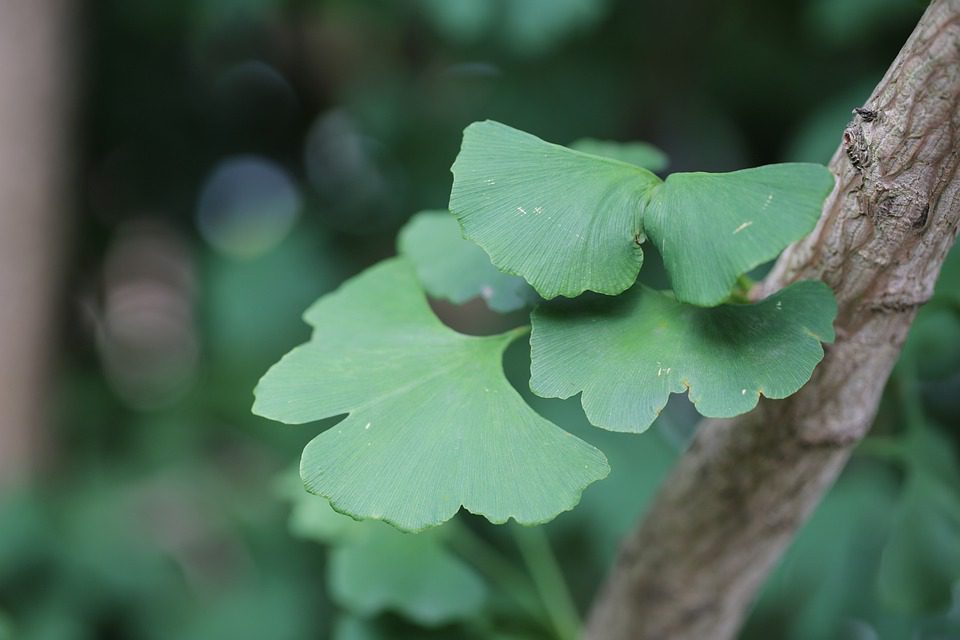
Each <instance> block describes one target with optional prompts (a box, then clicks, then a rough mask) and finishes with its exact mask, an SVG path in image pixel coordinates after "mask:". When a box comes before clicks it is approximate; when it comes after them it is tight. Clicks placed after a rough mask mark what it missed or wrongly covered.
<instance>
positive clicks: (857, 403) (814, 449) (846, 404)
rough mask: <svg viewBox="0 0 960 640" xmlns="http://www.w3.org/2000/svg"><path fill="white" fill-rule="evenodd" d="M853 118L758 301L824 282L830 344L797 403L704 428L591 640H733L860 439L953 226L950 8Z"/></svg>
mask: <svg viewBox="0 0 960 640" xmlns="http://www.w3.org/2000/svg"><path fill="white" fill-rule="evenodd" d="M853 106H857V105H851V107H853ZM864 106H865V107H866V109H864V110H859V111H858V113H857V114H856V115H855V116H854V118H853V122H851V124H850V125H849V126H848V127H847V129H846V131H844V132H843V137H842V143H841V146H840V149H838V151H837V153H836V154H835V155H834V157H833V160H832V162H831V165H830V168H831V170H832V171H833V173H834V174H835V175H836V176H837V187H836V189H835V190H834V192H833V194H832V195H831V196H830V198H829V199H828V200H827V202H826V203H825V206H824V212H823V216H822V217H821V219H820V222H819V224H818V226H817V228H816V230H815V231H814V232H813V233H812V234H811V235H810V236H809V237H808V238H807V239H805V240H804V241H802V242H801V243H799V244H797V245H795V246H793V247H791V248H790V249H788V250H787V251H786V252H785V253H784V254H783V256H781V258H780V260H779V261H778V262H777V266H776V267H775V269H774V271H773V272H772V273H771V274H770V276H769V277H768V278H767V280H765V281H764V282H763V283H762V284H761V286H760V287H759V291H760V293H761V294H764V295H765V294H768V293H771V292H773V291H775V290H777V289H779V288H781V287H783V286H785V285H787V284H789V283H790V282H793V281H795V280H800V279H809V278H819V279H822V280H824V281H825V282H827V284H829V285H830V286H831V287H832V288H833V290H834V291H835V293H836V295H837V302H838V305H839V314H838V316H837V321H836V329H837V341H836V343H835V344H834V345H832V346H829V347H828V348H827V352H826V356H825V358H824V360H823V362H822V363H821V364H820V366H819V367H818V368H817V370H816V372H815V373H814V375H813V378H812V380H811V381H810V382H809V383H808V384H807V385H806V386H805V387H804V388H803V389H802V390H801V391H800V392H799V393H797V394H795V395H794V396H792V397H790V398H788V399H786V400H781V401H769V400H763V401H761V403H760V405H759V406H758V407H757V408H756V409H755V410H754V411H752V412H751V413H748V414H746V415H743V416H739V417H737V418H733V419H729V420H707V421H705V423H704V424H702V425H701V427H700V429H699V431H698V433H697V436H696V438H695V440H694V442H693V444H692V446H691V448H690V450H689V451H687V452H686V453H685V454H684V456H683V457H682V458H681V460H680V462H679V463H678V465H677V467H676V468H675V469H674V471H673V472H672V474H671V475H670V477H668V478H667V480H666V481H665V483H664V485H663V487H662V488H661V489H660V492H659V495H658V496H657V498H656V499H655V501H654V503H653V505H652V507H651V509H650V511H649V512H648V513H647V515H646V517H645V518H644V519H643V521H642V522H641V523H640V524H639V525H638V528H637V529H636V530H635V531H634V532H633V533H632V534H630V535H629V536H628V538H627V540H626V541H625V543H624V545H623V547H622V549H621V551H620V555H619V558H618V560H617V562H616V565H615V566H614V568H613V570H612V573H611V575H610V577H609V580H608V582H607V584H606V586H605V587H604V589H603V591H602V592H601V593H600V595H599V596H598V598H597V600H596V602H595V604H594V609H593V611H592V613H591V616H590V620H589V624H588V631H587V635H588V637H589V638H591V639H593V640H626V639H627V638H630V639H657V640H686V639H691V640H693V639H696V640H701V639H703V638H710V639H711V640H723V639H724V638H732V637H734V636H735V635H736V634H737V632H738V630H739V629H740V626H741V625H742V622H743V620H744V617H745V616H746V613H747V612H748V611H749V608H750V605H751V604H752V602H753V599H754V597H755V595H756V592H757V590H758V589H759V588H760V586H761V585H762V584H763V582H764V580H765V578H766V577H767V575H768V574H769V572H770V571H771V569H772V568H773V567H774V565H775V564H776V562H777V560H778V559H779V558H780V556H781V554H782V553H783V551H784V550H785V548H786V547H787V545H788V544H789V543H790V541H791V539H792V538H793V536H794V534H795V533H796V531H797V529H798V528H799V527H800V526H801V525H802V524H803V523H804V522H805V520H806V518H807V516H808V515H809V514H810V512H811V511H812V510H813V509H814V507H815V506H816V505H817V504H818V503H819V501H820V499H821V498H822V497H823V494H824V493H825V492H826V491H827V490H828V489H829V487H830V486H831V484H832V483H833V481H834V480H835V479H836V477H837V475H838V474H839V472H840V471H841V469H842V468H843V466H844V464H845V463H846V461H847V458H848V457H849V455H850V451H851V450H852V448H853V446H854V445H855V444H856V443H857V442H858V441H859V440H860V439H861V438H862V437H863V436H864V435H865V434H866V433H867V431H868V430H869V428H870V425H871V423H872V422H873V419H874V417H875V415H876V411H877V407H878V404H879V402H880V396H881V394H882V392H883V388H884V385H885V383H886V380H887V378H888V376H889V374H890V371H891V369H892V368H893V365H894V363H895V362H896V359H897V357H898V354H899V352H900V348H901V345H902V344H903V341H904V339H905V337H906V335H907V330H908V329H909V327H910V323H911V322H912V321H913V318H914V315H915V313H916V310H917V308H918V307H919V305H921V304H923V303H924V302H925V301H926V300H927V299H928V298H929V297H930V295H932V292H933V286H934V283H935V281H936V278H937V275H938V274H939V271H940V267H941V264H942V262H943V260H944V258H945V256H946V254H947V252H948V251H949V249H950V247H951V246H952V245H953V243H954V240H955V239H956V236H957V229H958V224H960V0H934V2H932V3H931V5H930V7H929V8H928V9H927V11H926V13H925V14H924V16H923V18H922V19H921V20H920V23H919V25H918V26H917V28H916V30H915V31H914V33H913V34H912V35H911V36H910V39H909V40H908V41H907V43H906V45H905V46H904V48H903V50H902V51H901V52H900V54H899V56H898V57H897V59H896V60H895V61H894V63H893V65H892V66H891V67H890V69H889V70H888V71H887V74H886V76H885V77H884V78H883V80H881V82H880V84H879V85H878V86H877V88H876V89H875V90H874V92H873V94H872V95H871V96H870V99H869V100H868V101H867V103H866V105H864ZM839 133H840V132H838V134H839Z"/></svg>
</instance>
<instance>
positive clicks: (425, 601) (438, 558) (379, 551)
mask: <svg viewBox="0 0 960 640" xmlns="http://www.w3.org/2000/svg"><path fill="white" fill-rule="evenodd" d="M344 517H345V516H344ZM364 524H368V525H370V526H369V527H368V528H366V529H365V530H364V533H363V535H362V536H361V537H360V538H359V539H357V540H356V541H354V542H351V543H350V544H344V545H338V546H337V547H335V548H334V549H333V550H332V552H331V554H330V566H329V571H330V573H329V575H328V584H329V586H330V595H331V596H332V597H333V599H334V600H335V601H336V602H338V603H339V604H340V605H341V606H343V607H346V608H348V609H350V610H351V611H354V612H356V613H359V614H361V615H364V616H372V615H376V614H378V613H381V612H384V611H395V612H397V613H400V614H402V615H403V616H404V617H406V618H408V619H410V620H412V621H414V622H416V623H418V624H421V625H428V626H436V625H440V624H445V623H448V622H451V621H454V620H461V619H463V618H466V617H469V616H470V615H474V614H476V613H477V612H479V611H480V609H481V608H482V607H483V605H484V600H485V599H486V585H485V584H484V582H483V580H482V579H481V578H480V576H478V575H477V573H476V572H475V571H474V570H473V569H471V568H470V567H469V566H467V565H466V564H465V563H464V562H463V561H462V560H460V559H459V558H457V557H456V556H454V555H453V554H452V553H450V552H449V551H447V550H446V549H445V548H444V547H443V546H442V545H441V544H439V543H438V542H437V540H436V539H435V538H436V536H433V535H431V533H432V532H424V533H418V534H412V533H401V532H400V531H397V530H396V529H394V528H392V527H389V526H387V525H385V524H383V523H379V522H369V523H364Z"/></svg>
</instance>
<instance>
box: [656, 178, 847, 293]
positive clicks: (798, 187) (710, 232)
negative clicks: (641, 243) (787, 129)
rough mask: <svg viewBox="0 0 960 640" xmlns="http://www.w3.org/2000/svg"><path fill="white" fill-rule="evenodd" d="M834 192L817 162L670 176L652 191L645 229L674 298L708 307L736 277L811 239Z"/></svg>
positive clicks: (726, 291)
mask: <svg viewBox="0 0 960 640" xmlns="http://www.w3.org/2000/svg"><path fill="white" fill-rule="evenodd" d="M831 189H833V175H832V174H831V173H830V172H829V171H828V170H827V169H826V168H825V167H822V166H820V165H817V164H803V163H787V164H774V165H769V166H765V167H756V168H754V169H744V170H742V171H734V172H732V173H675V174H673V175H671V176H670V177H668V178H667V179H666V181H665V182H664V183H663V184H662V185H660V186H658V187H656V188H655V189H654V190H653V195H652V198H651V200H650V204H649V205H648V206H647V209H646V210H645V212H644V216H643V227H644V230H645V232H646V233H647V235H648V236H649V237H650V239H651V240H652V241H653V243H654V245H655V246H656V247H657V249H658V250H659V251H660V255H661V256H662V257H663V262H664V266H666V268H667V272H668V273H669V274H670V281H671V283H672V285H673V291H674V294H675V295H676V296H677V299H678V300H681V301H683V302H689V303H691V304H696V305H700V306H713V305H717V304H720V303H721V302H723V301H724V300H725V299H726V298H727V297H728V296H729V295H730V289H731V288H732V287H733V285H734V283H735V282H736V280H737V278H738V277H739V276H740V275H741V274H743V273H746V272H747V271H749V270H750V269H753V268H754V267H756V266H758V265H761V264H763V263H764V262H766V261H768V260H772V259H773V258H775V257H776V256H777V255H778V254H779V253H780V252H781V251H782V250H783V249H784V248H786V246H787V245H789V244H790V243H791V242H795V241H796V240H799V239H800V238H802V237H803V236H805V235H806V234H808V233H809V232H810V231H811V230H812V229H813V227H814V226H815V225H816V223H817V220H818V219H819V218H820V211H821V208H822V206H823V201H824V199H825V198H826V197H827V196H828V195H829V194H830V190H831Z"/></svg>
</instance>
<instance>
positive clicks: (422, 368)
mask: <svg viewBox="0 0 960 640" xmlns="http://www.w3.org/2000/svg"><path fill="white" fill-rule="evenodd" d="M304 317H305V319H306V320H307V322H309V323H310V324H311V325H313V326H314V333H313V337H312V339H311V341H310V342H309V343H307V344H304V345H301V346H299V347H297V348H295V349H294V350H293V351H291V352H290V353H288V354H287V355H286V356H284V357H283V359H281V360H280V362H278V363H277V364H275V365H274V366H273V367H272V368H271V369H270V370H269V371H268V372H267V374H266V375H265V376H264V377H263V379H262V380H261V381H260V384H259V385H258V386H257V389H256V390H255V392H254V393H255V395H256V401H255V403H254V408H253V410H254V413H257V414H259V415H261V416H264V417H267V418H272V419H274V420H279V421H281V422H288V423H304V422H310V421H312V420H318V419H321V418H325V417H331V416H337V415H341V414H349V415H348V417H347V418H345V419H344V420H343V421H342V422H340V423H338V424H337V425H336V426H334V427H331V428H330V429H328V430H327V431H325V432H323V433H321V434H320V435H319V436H317V437H316V438H314V439H313V440H312V441H311V442H310V443H309V444H308V445H307V446H306V448H305V449H304V452H303V458H302V460H301V466H300V473H301V477H302V478H303V481H304V483H305V485H306V486H307V488H308V489H309V490H310V491H311V492H313V493H316V494H319V495H322V496H324V497H326V498H329V499H330V501H331V504H332V505H333V507H334V508H335V509H337V510H338V511H340V512H343V513H347V514H349V515H352V516H354V517H357V518H372V519H381V520H385V521H387V522H389V523H391V524H393V525H394V526H396V527H398V528H400V529H405V530H420V529H424V528H426V527H430V526H435V525H438V524H440V523H441V522H444V521H445V520H449V519H450V518H451V517H452V516H453V515H454V514H455V513H456V512H457V511H458V510H459V509H460V507H461V506H463V507H464V508H465V509H467V510H468V511H470V512H472V513H476V514H480V515H483V516H485V517H486V518H487V519H489V520H490V521H492V522H496V523H501V522H505V521H506V520H507V519H508V518H511V517H512V518H514V519H516V520H517V521H518V522H520V523H522V524H534V523H540V522H545V521H547V520H550V519H551V518H553V517H554V516H556V515H557V514H558V513H560V512H562V511H565V510H568V509H571V508H572V507H573V506H574V505H575V504H576V503H577V501H578V500H579V497H580V493H581V492H582V490H583V489H584V487H586V486H587V485H588V484H590V483H591V482H594V481H596V480H599V479H601V478H603V477H604V476H606V474H607V472H608V470H609V469H608V466H607V462H606V458H604V456H603V454H602V453H601V452H599V451H598V450H596V449H594V448H593V447H591V446H590V445H588V444H587V443H585V442H583V441H582V440H579V439H577V438H575V437H574V436H572V435H570V434H568V433H567V432H565V431H563V430H562V429H560V428H559V427H557V426H556V425H554V424H552V423H551V422H548V421H547V420H545V419H543V418H541V417H540V416H539V415H537V414H536V413H535V412H534V411H533V410H532V409H531V408H530V407H529V406H528V405H527V404H526V403H525V402H524V401H523V399H522V398H521V397H520V395H519V394H518V393H517V392H516V390H515V389H514V388H513V387H512V386H510V384H509V382H508V381H507V380H506V378H505V377H504V375H503V365H502V354H503V350H504V349H505V348H506V347H507V345H508V344H509V343H510V342H512V341H513V340H514V339H516V338H517V337H518V336H519V335H520V334H521V333H522V330H520V331H517V330H515V331H511V332H509V333H506V334H502V335H497V336H485V337H476V336H465V335H462V334H459V333H457V332H455V331H453V330H451V329H449V328H448V327H446V326H444V325H443V324H442V323H441V322H440V321H439V320H438V319H437V318H436V316H434V315H433V312H432V311H431V310H430V307H429V305H428V304H427V300H426V296H425V295H424V293H423V291H422V290H421V289H420V287H419V285H418V283H417V279H416V275H415V274H414V271H413V268H412V266H411V265H410V264H409V262H407V261H406V260H405V259H402V258H397V259H392V260H387V261H385V262H383V263H380V264H378V265H375V266H374V267H371V268H370V269H368V270H367V271H365V272H363V273H361V274H360V275H358V276H356V277H355V278H352V279H351V280H349V281H348V282H347V283H346V284H344V285H343V286H341V287H340V289H338V290H337V291H335V292H334V293H332V294H329V295H327V296H324V297H323V298H321V299H320V300H319V301H318V302H317V303H316V304H314V306H313V307H311V308H310V309H309V310H308V311H307V313H306V314H305V316H304Z"/></svg>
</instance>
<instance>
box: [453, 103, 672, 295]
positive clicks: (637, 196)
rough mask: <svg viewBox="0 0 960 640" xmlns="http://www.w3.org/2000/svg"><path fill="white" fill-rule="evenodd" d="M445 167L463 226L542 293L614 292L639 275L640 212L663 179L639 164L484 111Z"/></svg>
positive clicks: (504, 266) (497, 259)
mask: <svg viewBox="0 0 960 640" xmlns="http://www.w3.org/2000/svg"><path fill="white" fill-rule="evenodd" d="M452 170H453V176H454V179H453V190H452V191H451V194H450V211H451V212H452V213H453V214H454V215H455V216H456V217H457V219H458V220H460V224H461V225H462V227H463V232H464V235H465V236H466V237H467V238H469V239H471V240H473V241H474V242H476V243H477V244H479V245H480V246H481V247H483V249H484V250H486V252H487V253H488V254H490V257H491V259H492V261H493V264H494V265H496V266H497V268H498V269H500V270H501V271H505V272H507V273H512V274H517V275H520V276H522V277H523V278H524V279H525V280H526V281H527V282H529V283H530V284H531V285H532V286H533V288H534V289H536V290H537V292H538V293H539V294H540V295H541V296H543V297H544V298H554V297H556V296H558V295H561V296H566V297H574V296H577V295H580V294H581V293H583V292H584V291H587V290H590V291H596V292H598V293H606V294H618V293H620V292H622V291H624V290H626V289H628V288H629V287H630V286H631V285H632V284H633V283H634V281H635V280H636V278H637V273H639V271H640V265H641V264H642V262H643V252H642V251H641V250H640V247H639V241H642V235H641V226H640V212H641V208H642V205H643V202H644V201H645V200H646V198H647V196H648V192H649V191H650V189H651V188H652V187H653V186H654V185H656V184H659V183H660V179H659V178H657V177H656V176H655V175H653V174H652V173H650V172H649V171H647V170H646V169H641V168H640V167H636V166H633V165H630V164H627V163H625V162H621V161H619V160H613V159H609V158H602V157H600V156H594V155H590V154H587V153H583V152H580V151H573V150H571V149H567V148H566V147H561V146H559V145H555V144H551V143H549V142H544V141H543V140H541V139H539V138H537V137H536V136H533V135H530V134H529V133H524V132H523V131H518V130H516V129H512V128H510V127H508V126H506V125H503V124H500V123H498V122H492V121H489V120H488V121H485V122H475V123H473V124H471V125H470V126H469V127H467V128H466V130H465V131H464V132H463V146H462V147H461V149H460V155H459V156H457V160H456V162H455V163H454V165H453V169H452Z"/></svg>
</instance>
